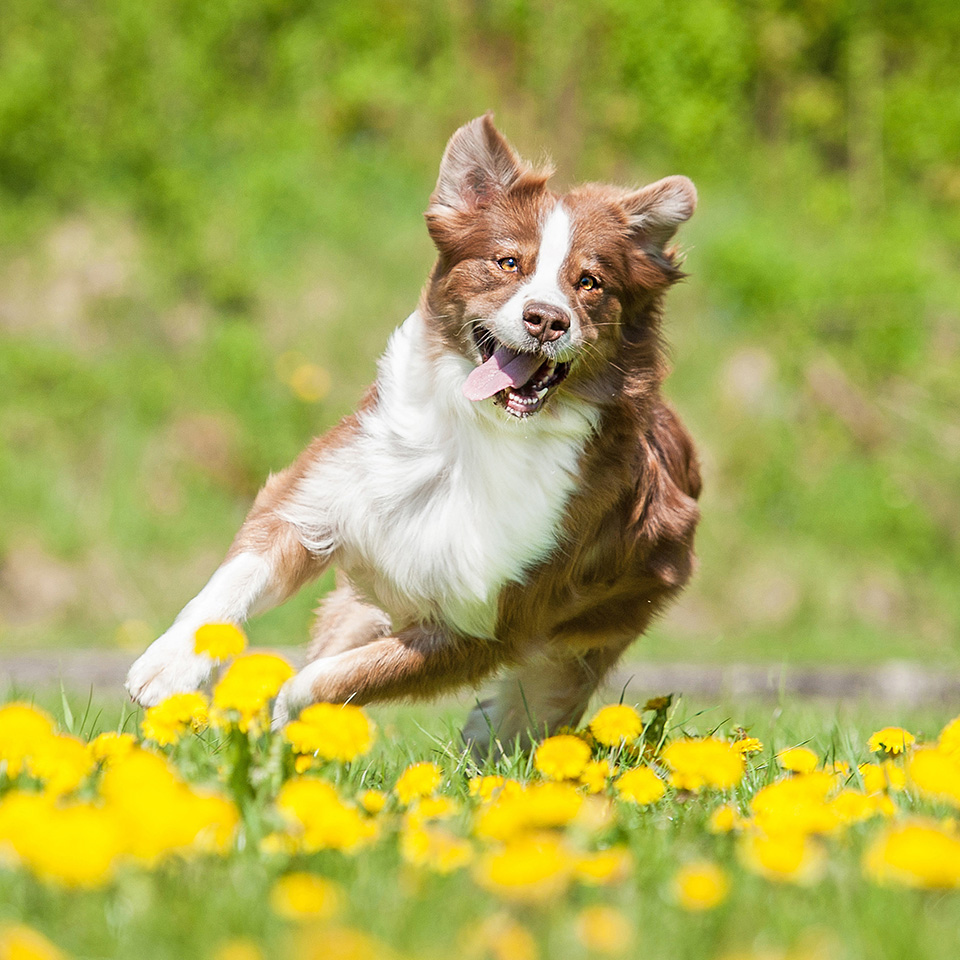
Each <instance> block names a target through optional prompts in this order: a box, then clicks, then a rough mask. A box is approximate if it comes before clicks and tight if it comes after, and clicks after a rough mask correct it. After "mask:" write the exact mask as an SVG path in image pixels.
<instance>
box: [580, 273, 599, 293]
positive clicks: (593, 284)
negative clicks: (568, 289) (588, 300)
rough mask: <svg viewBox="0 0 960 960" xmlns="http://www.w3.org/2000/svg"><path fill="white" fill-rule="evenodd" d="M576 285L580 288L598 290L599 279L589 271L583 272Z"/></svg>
mask: <svg viewBox="0 0 960 960" xmlns="http://www.w3.org/2000/svg"><path fill="white" fill-rule="evenodd" d="M577 286H578V287H579V288H580V289H581V290H599V289H600V281H599V280H598V279H597V278H596V277H591V276H590V274H589V273H585V274H584V275H583V276H582V277H581V278H580V279H579V280H578V281H577Z"/></svg>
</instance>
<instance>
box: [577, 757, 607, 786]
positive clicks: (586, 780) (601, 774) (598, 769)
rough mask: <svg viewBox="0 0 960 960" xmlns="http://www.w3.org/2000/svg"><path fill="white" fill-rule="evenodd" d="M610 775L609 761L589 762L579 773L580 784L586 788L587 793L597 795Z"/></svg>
mask: <svg viewBox="0 0 960 960" xmlns="http://www.w3.org/2000/svg"><path fill="white" fill-rule="evenodd" d="M612 774H613V767H611V766H610V761H609V760H591V761H590V762H589V763H588V764H587V765H586V766H585V767H584V768H583V770H581V771H580V783H581V784H582V785H583V786H585V787H586V788H587V793H599V792H600V791H601V790H603V788H604V787H605V786H606V785H607V780H608V779H609V778H610V776H611V775H612Z"/></svg>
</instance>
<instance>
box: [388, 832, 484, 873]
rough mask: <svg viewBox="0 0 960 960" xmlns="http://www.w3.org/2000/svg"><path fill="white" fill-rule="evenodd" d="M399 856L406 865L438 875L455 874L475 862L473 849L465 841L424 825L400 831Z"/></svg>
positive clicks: (449, 833)
mask: <svg viewBox="0 0 960 960" xmlns="http://www.w3.org/2000/svg"><path fill="white" fill-rule="evenodd" d="M400 853H401V855H402V856H403V859H404V860H406V861H407V863H412V864H414V865H416V866H421V867H427V868H429V869H430V870H433V871H435V872H436V873H452V872H453V871H454V870H459V869H460V868H461V867H465V866H466V865H467V864H468V863H470V861H471V860H472V859H473V848H472V847H471V846H470V844H469V843H468V842H467V841H466V840H462V839H461V838H460V837H457V836H455V835H454V834H452V833H451V832H450V831H449V830H445V829H443V828H442V827H433V826H424V825H423V823H422V821H415V822H413V823H412V824H407V825H405V826H404V828H403V830H401V832H400Z"/></svg>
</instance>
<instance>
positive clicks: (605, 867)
mask: <svg viewBox="0 0 960 960" xmlns="http://www.w3.org/2000/svg"><path fill="white" fill-rule="evenodd" d="M630 867H631V861H630V853H629V851H628V850H627V848H626V847H608V848H607V849H606V850H597V851H596V852H595V853H583V854H580V856H578V857H577V858H576V860H575V861H574V865H573V869H574V873H575V874H576V876H577V879H578V880H581V881H583V882H584V883H588V884H591V885H593V886H600V885H603V884H607V883H619V882H620V881H621V880H623V879H625V878H626V876H627V875H628V874H629V873H630Z"/></svg>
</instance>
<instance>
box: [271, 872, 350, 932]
mask: <svg viewBox="0 0 960 960" xmlns="http://www.w3.org/2000/svg"><path fill="white" fill-rule="evenodd" d="M343 900H344V896H343V891H342V890H341V889H340V887H338V886H337V884H335V883H333V882H332V881H330V880H327V879H326V878H325V877H318V876H317V875H316V874H313V873H305V872H302V871H299V872H296V873H288V874H286V876H283V877H281V878H280V879H279V880H277V882H276V883H274V885H273V886H272V887H271V888H270V907H271V909H272V910H273V912H274V913H275V914H277V916H279V917H283V918H284V919H286V920H329V919H331V917H333V916H335V915H336V914H337V913H339V911H340V909H341V907H342V905H343Z"/></svg>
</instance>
